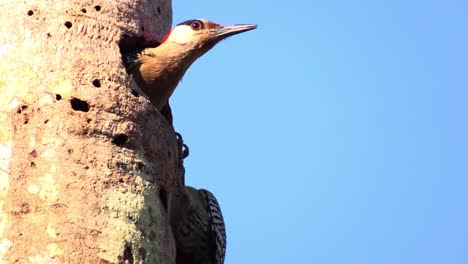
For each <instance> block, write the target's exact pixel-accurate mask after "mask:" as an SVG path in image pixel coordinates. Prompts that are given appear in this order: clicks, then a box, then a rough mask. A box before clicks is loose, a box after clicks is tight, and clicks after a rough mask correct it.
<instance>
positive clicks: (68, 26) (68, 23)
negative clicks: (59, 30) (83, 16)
mask: <svg viewBox="0 0 468 264" xmlns="http://www.w3.org/2000/svg"><path fill="white" fill-rule="evenodd" d="M64 25H65V26H66V27H67V28H71V27H72V25H73V24H72V22H70V21H67V22H65V24H64Z"/></svg>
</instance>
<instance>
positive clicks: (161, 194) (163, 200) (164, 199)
mask: <svg viewBox="0 0 468 264" xmlns="http://www.w3.org/2000/svg"><path fill="white" fill-rule="evenodd" d="M159 199H160V200H161V203H162V205H163V207H164V210H166V212H167V194H166V191H164V190H159Z"/></svg>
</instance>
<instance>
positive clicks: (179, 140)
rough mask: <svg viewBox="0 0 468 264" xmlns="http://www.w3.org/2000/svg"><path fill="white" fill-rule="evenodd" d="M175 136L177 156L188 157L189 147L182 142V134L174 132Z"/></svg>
mask: <svg viewBox="0 0 468 264" xmlns="http://www.w3.org/2000/svg"><path fill="white" fill-rule="evenodd" d="M175 134H176V137H177V146H178V150H179V157H181V158H182V159H185V158H187V157H188V155H189V154H190V150H189V147H188V146H187V145H186V144H184V139H183V138H182V135H181V134H180V133H177V132H175Z"/></svg>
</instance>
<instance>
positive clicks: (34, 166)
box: [31, 161, 36, 169]
mask: <svg viewBox="0 0 468 264" xmlns="http://www.w3.org/2000/svg"><path fill="white" fill-rule="evenodd" d="M31 168H33V169H34V168H36V163H35V162H34V161H31Z"/></svg>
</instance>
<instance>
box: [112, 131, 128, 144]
mask: <svg viewBox="0 0 468 264" xmlns="http://www.w3.org/2000/svg"><path fill="white" fill-rule="evenodd" d="M127 140H128V136H127V135H124V134H118V135H116V136H115V137H114V139H112V143H114V144H115V145H117V146H119V147H122V146H123V145H124V144H125V143H126V142H127Z"/></svg>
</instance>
